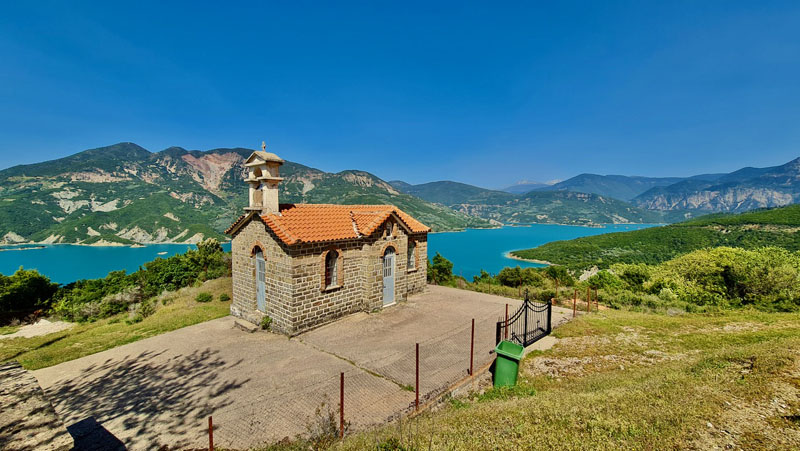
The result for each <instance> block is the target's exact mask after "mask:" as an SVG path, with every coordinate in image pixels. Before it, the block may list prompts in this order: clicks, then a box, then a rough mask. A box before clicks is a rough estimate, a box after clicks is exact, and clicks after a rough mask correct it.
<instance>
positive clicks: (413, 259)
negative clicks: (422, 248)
mask: <svg viewBox="0 0 800 451" xmlns="http://www.w3.org/2000/svg"><path fill="white" fill-rule="evenodd" d="M416 268H417V243H416V242H415V241H412V240H408V270H409V271H411V270H413V269H416Z"/></svg>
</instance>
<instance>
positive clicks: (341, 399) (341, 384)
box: [339, 372, 344, 439]
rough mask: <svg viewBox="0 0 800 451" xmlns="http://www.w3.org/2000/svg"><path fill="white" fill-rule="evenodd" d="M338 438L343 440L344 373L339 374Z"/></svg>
mask: <svg viewBox="0 0 800 451" xmlns="http://www.w3.org/2000/svg"><path fill="white" fill-rule="evenodd" d="M339 438H340V439H341V438H344V372H341V373H339Z"/></svg>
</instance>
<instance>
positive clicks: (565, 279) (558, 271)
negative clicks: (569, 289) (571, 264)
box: [544, 265, 575, 286]
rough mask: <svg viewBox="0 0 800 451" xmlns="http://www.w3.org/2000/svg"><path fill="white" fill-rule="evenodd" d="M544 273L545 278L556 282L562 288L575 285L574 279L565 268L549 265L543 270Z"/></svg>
mask: <svg viewBox="0 0 800 451" xmlns="http://www.w3.org/2000/svg"><path fill="white" fill-rule="evenodd" d="M544 273H545V274H547V277H549V278H550V279H552V280H553V281H554V282H557V283H559V284H561V285H563V286H572V285H574V284H575V279H574V278H573V277H572V274H570V273H569V271H568V270H567V268H566V267H565V266H561V265H550V266H548V267H547V268H545V270H544Z"/></svg>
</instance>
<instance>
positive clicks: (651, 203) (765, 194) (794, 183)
mask: <svg viewBox="0 0 800 451" xmlns="http://www.w3.org/2000/svg"><path fill="white" fill-rule="evenodd" d="M799 201H800V158H797V159H795V160H792V161H790V162H788V163H786V164H783V165H780V166H773V167H767V168H751V167H747V168H743V169H739V170H738V171H734V172H731V173H730V174H724V175H721V176H719V177H716V178H715V179H712V180H709V179H707V178H706V179H703V178H697V177H695V178H692V179H689V180H684V181H681V182H678V183H675V184H672V185H669V186H662V187H656V188H652V189H650V190H648V191H646V192H644V193H642V194H640V195H639V196H637V197H636V198H635V199H634V200H633V202H634V204H636V205H638V206H640V207H643V208H647V209H651V210H695V211H703V212H720V211H724V212H741V211H747V210H752V209H755V208H767V207H781V206H784V205H789V204H794V203H797V202H799Z"/></svg>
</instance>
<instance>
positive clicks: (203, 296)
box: [194, 291, 214, 302]
mask: <svg viewBox="0 0 800 451" xmlns="http://www.w3.org/2000/svg"><path fill="white" fill-rule="evenodd" d="M194 300H195V301H197V302H211V301H212V300H214V296H213V295H212V294H211V293H208V292H206V291H203V292H202V293H198V294H197V296H196V297H195V298H194Z"/></svg>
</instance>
